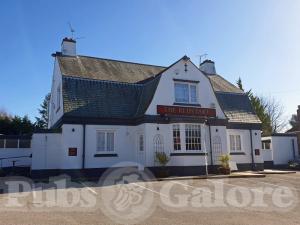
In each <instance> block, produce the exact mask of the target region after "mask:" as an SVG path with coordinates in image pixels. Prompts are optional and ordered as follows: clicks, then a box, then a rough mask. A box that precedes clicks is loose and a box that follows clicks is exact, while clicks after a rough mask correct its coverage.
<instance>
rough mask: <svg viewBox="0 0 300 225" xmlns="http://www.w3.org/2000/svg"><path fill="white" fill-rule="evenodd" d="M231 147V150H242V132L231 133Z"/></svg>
mask: <svg viewBox="0 0 300 225" xmlns="http://www.w3.org/2000/svg"><path fill="white" fill-rule="evenodd" d="M238 142H239V145H238ZM229 147H230V152H242V136H241V135H240V134H230V135H229Z"/></svg>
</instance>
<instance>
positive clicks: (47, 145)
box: [31, 133, 62, 170]
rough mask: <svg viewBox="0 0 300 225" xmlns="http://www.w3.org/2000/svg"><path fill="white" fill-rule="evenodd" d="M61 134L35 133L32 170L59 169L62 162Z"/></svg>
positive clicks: (32, 145)
mask: <svg viewBox="0 0 300 225" xmlns="http://www.w3.org/2000/svg"><path fill="white" fill-rule="evenodd" d="M61 141H62V139H61V134H59V133H53V134H52V133H49V134H33V136H32V142H31V149H32V167H31V169H32V170H43V169H59V168H60V164H61V161H62V159H61V151H62V149H61Z"/></svg>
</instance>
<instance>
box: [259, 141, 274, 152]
mask: <svg viewBox="0 0 300 225" xmlns="http://www.w3.org/2000/svg"><path fill="white" fill-rule="evenodd" d="M267 143H268V144H269V148H266V144H267ZM261 144H262V149H263V150H271V149H272V146H271V144H272V142H271V140H263V141H261Z"/></svg>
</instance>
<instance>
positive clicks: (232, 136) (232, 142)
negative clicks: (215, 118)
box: [229, 135, 235, 151]
mask: <svg viewBox="0 0 300 225" xmlns="http://www.w3.org/2000/svg"><path fill="white" fill-rule="evenodd" d="M229 137H230V150H231V151H235V141H234V135H230V136H229Z"/></svg>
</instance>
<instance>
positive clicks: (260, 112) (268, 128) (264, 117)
mask: <svg viewBox="0 0 300 225" xmlns="http://www.w3.org/2000/svg"><path fill="white" fill-rule="evenodd" d="M236 84H237V86H238V87H239V89H241V90H242V91H244V88H243V83H242V79H241V78H240V77H239V79H238V80H237V82H236ZM246 94H247V95H248V97H249V99H250V102H251V105H252V108H253V110H254V112H255V113H256V115H257V117H258V118H259V119H260V121H261V122H262V132H263V135H270V134H271V133H272V125H271V117H270V115H268V112H267V107H268V105H267V104H266V102H265V101H264V100H263V98H261V97H258V96H256V95H254V94H253V92H252V90H251V89H250V90H249V91H246Z"/></svg>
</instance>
